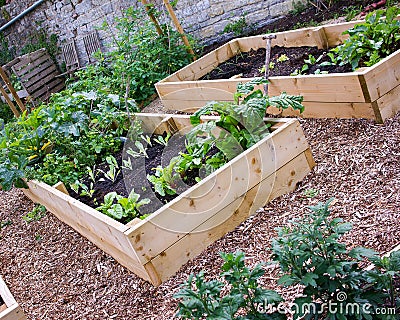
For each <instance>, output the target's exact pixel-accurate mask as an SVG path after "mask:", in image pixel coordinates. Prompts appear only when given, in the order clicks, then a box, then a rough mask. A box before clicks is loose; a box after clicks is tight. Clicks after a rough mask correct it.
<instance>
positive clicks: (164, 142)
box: [153, 132, 171, 147]
mask: <svg viewBox="0 0 400 320" xmlns="http://www.w3.org/2000/svg"><path fill="white" fill-rule="evenodd" d="M170 138H171V133H170V132H168V133H167V135H166V136H165V137H163V136H162V135H159V136H157V137H156V138H154V139H153V141H154V142H156V143H158V144H160V145H162V146H164V147H166V146H167V145H168V141H169V139H170Z"/></svg>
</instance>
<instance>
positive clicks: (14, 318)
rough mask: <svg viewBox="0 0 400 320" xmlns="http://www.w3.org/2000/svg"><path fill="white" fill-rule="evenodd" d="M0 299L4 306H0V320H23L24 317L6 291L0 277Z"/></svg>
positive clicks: (8, 291)
mask: <svg viewBox="0 0 400 320" xmlns="http://www.w3.org/2000/svg"><path fill="white" fill-rule="evenodd" d="M0 297H1V298H2V300H3V301H4V304H0V320H25V319H26V318H25V315H24V313H23V311H22V309H21V307H20V306H19V304H18V303H17V302H16V301H15V299H14V297H13V296H12V294H11V292H10V290H8V288H7V286H6V284H5V282H4V281H3V279H2V278H1V276H0Z"/></svg>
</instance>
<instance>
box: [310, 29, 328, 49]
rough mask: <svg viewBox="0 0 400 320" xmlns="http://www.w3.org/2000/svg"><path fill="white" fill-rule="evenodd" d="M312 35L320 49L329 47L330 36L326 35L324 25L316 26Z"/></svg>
mask: <svg viewBox="0 0 400 320" xmlns="http://www.w3.org/2000/svg"><path fill="white" fill-rule="evenodd" d="M312 35H313V37H314V41H315V43H316V45H317V48H318V49H325V50H327V49H328V48H329V43H328V38H327V37H326V34H325V28H324V27H323V26H321V27H318V28H315V29H314V30H313V31H312Z"/></svg>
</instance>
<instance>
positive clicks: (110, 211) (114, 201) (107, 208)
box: [96, 189, 150, 223]
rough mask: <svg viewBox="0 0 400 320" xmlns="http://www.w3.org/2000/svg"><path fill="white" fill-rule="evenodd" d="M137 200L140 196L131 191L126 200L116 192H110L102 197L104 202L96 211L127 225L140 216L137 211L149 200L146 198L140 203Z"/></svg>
mask: <svg viewBox="0 0 400 320" xmlns="http://www.w3.org/2000/svg"><path fill="white" fill-rule="evenodd" d="M139 198H140V195H139V194H137V193H135V190H133V189H132V191H131V192H130V193H129V196H128V198H125V197H123V196H121V195H119V194H117V193H116V192H110V193H108V194H106V195H105V196H104V202H103V203H102V204H101V205H100V206H99V207H97V208H96V209H97V210H99V211H100V212H102V213H104V214H106V215H108V216H109V217H111V218H113V219H115V220H118V221H120V222H122V223H128V222H129V221H131V220H133V219H134V218H138V217H139V216H140V211H139V209H140V207H141V206H143V205H145V204H148V203H150V200H149V199H147V198H145V199H142V200H140V201H139Z"/></svg>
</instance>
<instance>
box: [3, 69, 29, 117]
mask: <svg viewBox="0 0 400 320" xmlns="http://www.w3.org/2000/svg"><path fill="white" fill-rule="evenodd" d="M0 78H1V79H3V81H4V83H5V84H6V86H7V89H8V90H9V91H10V92H11V94H12V96H13V98H14V100H15V102H16V103H17V105H18V106H19V108H20V109H21V111H26V108H25V105H24V104H23V103H22V101H21V99H20V98H19V96H18V94H17V92H16V91H15V89H14V87H13V85H12V84H11V81H10V79H9V78H8V77H7V75H6V73H5V72H4V70H3V68H1V67H0Z"/></svg>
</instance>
